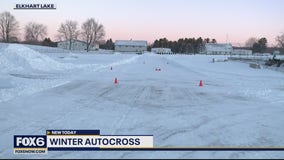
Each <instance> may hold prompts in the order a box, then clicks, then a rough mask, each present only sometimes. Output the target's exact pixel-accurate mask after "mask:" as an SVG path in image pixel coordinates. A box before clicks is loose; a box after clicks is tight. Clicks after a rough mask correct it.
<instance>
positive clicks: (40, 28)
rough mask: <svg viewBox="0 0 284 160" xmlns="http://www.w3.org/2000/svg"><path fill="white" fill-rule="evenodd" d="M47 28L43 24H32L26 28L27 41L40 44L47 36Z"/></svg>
mask: <svg viewBox="0 0 284 160" xmlns="http://www.w3.org/2000/svg"><path fill="white" fill-rule="evenodd" d="M46 30H47V27H46V26H45V25H43V24H38V23H34V22H30V23H28V24H27V25H26V27H25V40H26V41H28V42H38V41H39V40H42V39H43V38H44V37H45V36H46V34H47V33H46Z"/></svg>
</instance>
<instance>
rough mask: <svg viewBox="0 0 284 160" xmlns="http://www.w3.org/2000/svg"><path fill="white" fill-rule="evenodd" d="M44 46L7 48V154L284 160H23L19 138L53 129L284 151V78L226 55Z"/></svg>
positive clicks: (3, 116) (3, 134) (1, 98)
mask: <svg viewBox="0 0 284 160" xmlns="http://www.w3.org/2000/svg"><path fill="white" fill-rule="evenodd" d="M39 50H40V49H39V48H37V49H36V50H32V49H31V47H27V46H23V45H16V44H0V142H1V145H0V158H283V157H284V152H280V151H276V152H268V151H264V152H228V151H227V152H221V151H218V152H204V151H195V152H190V151H184V152H160V151H159V152H158V151H156V152H149V151H139V152H130V151H123V152H122V151H121V152H117V151H116V152H111V151H106V152H103V151H96V152H49V153H48V154H47V155H14V154H13V135H19V134H23V135H25V134H27V135H29V134H45V130H46V129H100V130H101V133H102V134H120V135H123V134H128V135H129V134H134V135H135V134H153V135H154V146H157V147H164V146H176V147H179V146H180V147H186V146H188V147H193V146H196V147H198V146H205V147H206V146H232V147H236V146H266V147H268V146H275V147H276V146H278V147H283V146H284V134H283V133H284V116H283V115H284V107H283V106H284V74H283V73H282V72H277V71H273V70H269V69H252V68H250V67H249V66H248V64H246V63H241V62H230V61H229V62H219V63H212V62H211V61H212V58H213V57H215V58H226V57H223V56H202V55H195V56H194V55H192V56H185V55H153V54H150V53H147V54H143V55H130V54H114V55H110V54H82V53H68V52H63V53H58V52H52V53H47V52H44V51H42V52H39ZM111 67H112V68H113V70H110V68H111ZM156 67H160V68H161V71H160V72H157V71H155V68H156ZM115 77H117V78H118V81H119V84H117V85H114V84H113V81H114V78H115ZM200 80H202V81H203V84H204V86H203V87H199V86H198V84H199V81H200Z"/></svg>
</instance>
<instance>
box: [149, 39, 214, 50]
mask: <svg viewBox="0 0 284 160" xmlns="http://www.w3.org/2000/svg"><path fill="white" fill-rule="evenodd" d="M206 43H217V41H216V39H212V40H210V38H205V39H203V38H201V37H199V38H197V39H195V38H180V39H178V40H177V41H170V40H168V39H167V38H161V39H159V40H155V41H154V43H153V44H152V45H151V46H150V47H149V48H148V49H149V50H150V49H151V48H170V49H171V50H172V52H174V53H185V54H186V53H200V52H202V51H204V47H205V44H206Z"/></svg>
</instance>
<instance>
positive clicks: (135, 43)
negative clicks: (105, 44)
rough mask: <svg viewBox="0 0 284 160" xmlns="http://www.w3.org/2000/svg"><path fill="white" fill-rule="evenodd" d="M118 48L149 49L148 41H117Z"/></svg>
mask: <svg viewBox="0 0 284 160" xmlns="http://www.w3.org/2000/svg"><path fill="white" fill-rule="evenodd" d="M115 45H116V46H143V47H147V41H133V40H116V41H115Z"/></svg>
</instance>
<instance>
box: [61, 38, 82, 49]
mask: <svg viewBox="0 0 284 160" xmlns="http://www.w3.org/2000/svg"><path fill="white" fill-rule="evenodd" d="M69 45H70V41H69V40H65V41H60V42H58V43H57V47H58V48H62V49H70V48H69ZM86 49H87V43H86V42H84V41H79V40H72V41H71V50H86Z"/></svg>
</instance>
